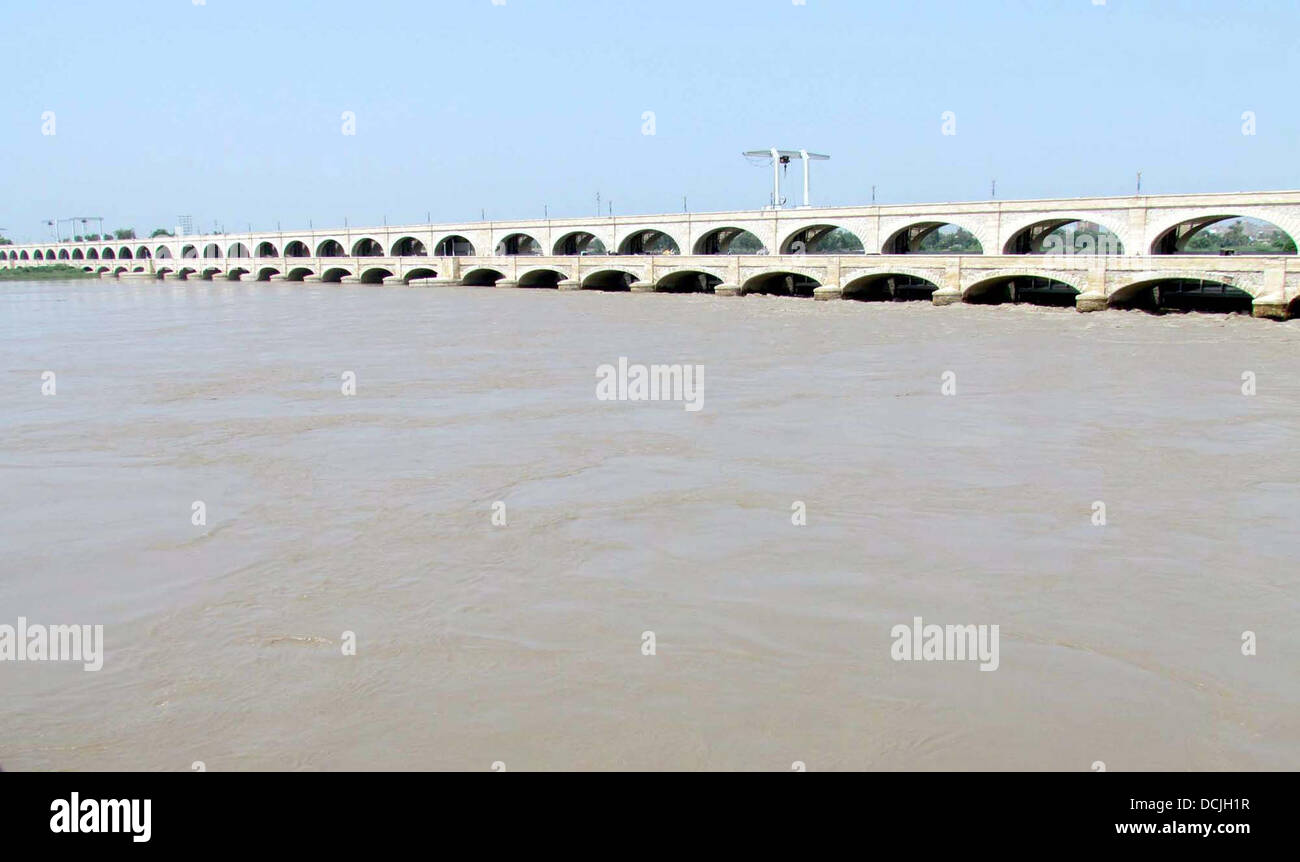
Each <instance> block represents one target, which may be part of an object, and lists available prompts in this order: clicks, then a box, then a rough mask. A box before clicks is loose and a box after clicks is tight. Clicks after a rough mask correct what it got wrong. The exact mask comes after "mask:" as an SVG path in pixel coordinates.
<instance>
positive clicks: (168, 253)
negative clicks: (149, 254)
mask: <svg viewBox="0 0 1300 862" xmlns="http://www.w3.org/2000/svg"><path fill="white" fill-rule="evenodd" d="M154 257H156V258H158V259H159V260H171V259H172V250H171V249H169V248H168V247H167V246H165V245H160V246H158V250H157V251H156V252H154Z"/></svg>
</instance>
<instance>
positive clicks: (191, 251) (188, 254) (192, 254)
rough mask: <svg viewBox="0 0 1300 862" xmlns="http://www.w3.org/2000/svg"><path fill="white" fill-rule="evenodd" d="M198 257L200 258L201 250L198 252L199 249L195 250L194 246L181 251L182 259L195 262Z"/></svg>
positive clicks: (188, 246)
mask: <svg viewBox="0 0 1300 862" xmlns="http://www.w3.org/2000/svg"><path fill="white" fill-rule="evenodd" d="M198 256H199V250H198V249H197V248H195V247H194V246H192V245H187V246H185V248H183V249H181V257H182V258H186V259H188V260H193V259H194V258H196V257H198Z"/></svg>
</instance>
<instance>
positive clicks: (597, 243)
mask: <svg viewBox="0 0 1300 862" xmlns="http://www.w3.org/2000/svg"><path fill="white" fill-rule="evenodd" d="M553 253H554V254H556V255H560V256H567V255H582V254H609V249H607V248H606V247H605V241H604V240H602V239H601V238H600V237H598V236H596V235H595V234H594V233H591V232H590V231H585V230H575V231H570V232H569V233H566V234H565V235H564V236H562V237H560V238H559V239H557V240H556V241H555V251H554V252H553Z"/></svg>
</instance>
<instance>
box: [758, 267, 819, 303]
mask: <svg viewBox="0 0 1300 862" xmlns="http://www.w3.org/2000/svg"><path fill="white" fill-rule="evenodd" d="M819 287H821V282H819V281H817V280H816V279H814V278H811V277H809V276H806V275H800V274H799V273H796V272H767V273H764V274H762V275H756V276H754V277H753V278H751V279H750V280H749V281H747V282H745V284H744V287H743V288H742V289H741V293H743V294H746V295H748V294H751V293H763V294H768V295H770V296H799V297H811V296H812V295H813V291H814V290H816V289H817V288H819Z"/></svg>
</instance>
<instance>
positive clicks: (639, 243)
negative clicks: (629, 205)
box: [618, 228, 682, 254]
mask: <svg viewBox="0 0 1300 862" xmlns="http://www.w3.org/2000/svg"><path fill="white" fill-rule="evenodd" d="M618 253H619V254H681V253H682V249H681V246H679V245H678V244H677V240H675V239H673V238H672V236H671V235H670V234H668V233H666V232H664V231H661V230H655V229H654V228H644V229H642V230H638V231H633V232H632V233H630V234H628V235H627V236H625V237H623V241H622V242H620V243H619V244H618Z"/></svg>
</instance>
